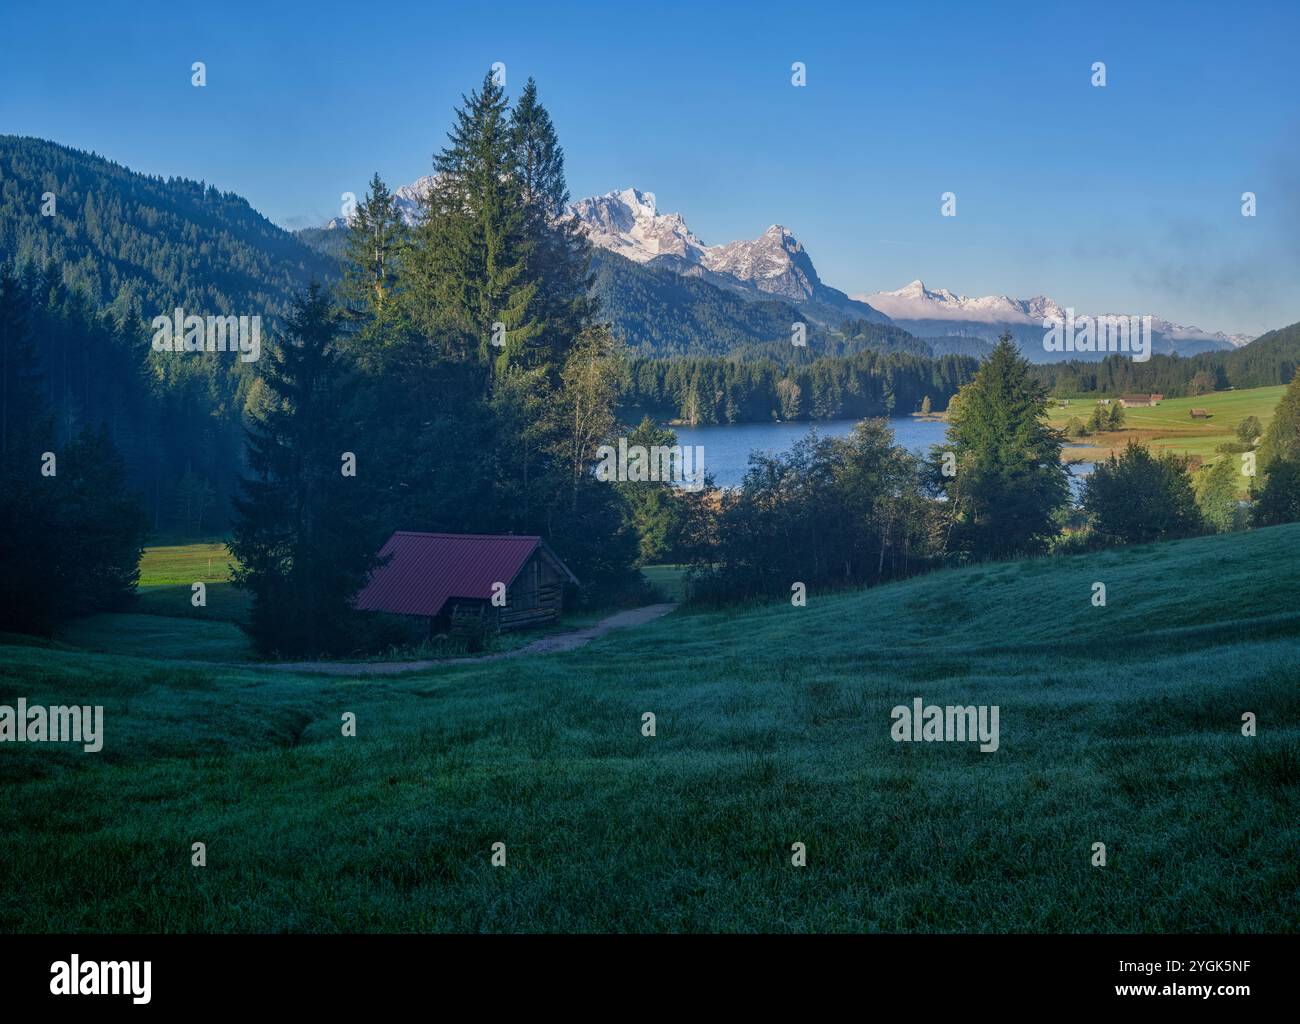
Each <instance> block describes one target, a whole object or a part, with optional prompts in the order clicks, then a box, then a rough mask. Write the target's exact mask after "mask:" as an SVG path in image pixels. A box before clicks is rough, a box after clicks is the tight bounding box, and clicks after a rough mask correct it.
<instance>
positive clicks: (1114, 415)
mask: <svg viewBox="0 0 1300 1024" xmlns="http://www.w3.org/2000/svg"><path fill="white" fill-rule="evenodd" d="M1106 429H1107V430H1123V429H1124V405H1123V403H1122V402H1120V400H1119V399H1118V398H1117V399H1115V401H1113V402H1111V403H1110V416H1109V417H1107V420H1106Z"/></svg>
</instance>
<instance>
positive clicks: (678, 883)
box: [0, 526, 1300, 932]
mask: <svg viewBox="0 0 1300 1024" xmlns="http://www.w3.org/2000/svg"><path fill="white" fill-rule="evenodd" d="M1297 544H1300V526H1293V527H1280V528H1275V529H1270V530H1261V531H1257V532H1254V533H1250V534H1244V535H1228V536H1222V537H1210V538H1200V539H1195V540H1189V541H1182V542H1177V543H1170V544H1164V545H1160V546H1154V547H1145V548H1134V549H1128V550H1122V551H1115V552H1106V553H1100V554H1092V555H1085V556H1075V557H1070V558H1061V559H1054V560H1043V561H1035V562H1023V563H1014V564H995V565H988V566H977V567H973V568H970V569H965V570H959V571H949V572H944V573H937V574H934V575H932V576H929V577H924V578H920V579H915V580H911V581H907V582H904V583H901V584H894V585H890V586H886V587H881V588H878V589H876V590H873V591H867V592H861V593H850V594H842V595H835V596H822V595H819V594H817V593H812V594H811V595H810V596H809V604H808V607H806V608H793V607H791V606H790V605H789V604H788V603H785V602H781V603H778V604H773V605H769V606H764V607H752V608H747V609H739V610H736V609H732V610H730V611H727V612H720V613H700V614H686V613H683V612H680V611H679V612H677V613H675V614H672V615H669V616H667V617H666V618H664V619H661V620H659V621H657V622H656V623H654V624H652V625H649V626H646V627H643V628H641V629H638V630H632V631H627V632H624V633H616V634H611V635H609V636H608V637H605V638H603V639H602V640H598V641H596V642H593V643H592V644H590V645H588V646H587V647H585V648H582V649H580V650H578V651H574V652H571V653H567V654H560V655H549V656H542V657H536V658H532V659H528V660H519V661H513V662H498V663H487V664H482V665H469V666H458V667H448V668H443V669H438V670H434V671H430V672H424V673H421V674H418V675H411V676H405V677H398V678H383V679H366V680H352V679H342V678H327V677H313V676H299V675H294V674H289V673H283V672H273V671H268V670H259V669H254V668H221V667H215V666H211V665H201V664H197V663H185V662H177V661H169V660H165V659H166V658H167V657H168V656H169V655H171V654H173V653H174V652H172V651H171V650H169V649H164V648H161V647H160V648H159V649H158V650H157V651H156V652H154V656H153V657H149V658H145V657H139V658H128V657H120V656H107V655H97V654H87V653H74V652H70V651H67V650H63V649H50V648H41V647H33V646H17V645H11V646H0V701H3V702H6V703H12V702H13V700H14V699H15V698H16V697H18V696H25V697H27V698H28V699H29V700H30V701H33V702H41V703H57V702H65V701H66V702H72V701H76V702H97V703H102V704H104V705H105V715H106V733H107V739H106V741H105V746H104V750H103V752H102V753H99V754H85V753H81V752H80V749H79V748H78V749H77V750H76V752H73V751H72V750H68V749H66V748H55V747H53V746H51V745H46V746H45V747H44V749H42V748H40V747H38V746H37V745H26V744H23V745H18V744H15V745H13V746H8V745H6V746H7V749H4V750H3V751H0V785H2V786H3V788H4V792H5V801H6V826H7V827H6V828H5V829H4V830H3V832H0V863H3V864H5V865H6V867H7V869H8V870H7V884H6V885H5V886H4V887H3V889H0V929H4V930H6V931H50V930H83V929H84V930H93V931H119V930H142V931H171V930H235V931H248V930H255V931H278V930H307V931H317V930H320V931H335V930H339V931H341V930H466V931H504V930H607V931H634V930H636V931H642V930H650V931H668V930H672V931H682V930H705V929H714V930H723V931H730V930H772V931H832V930H834V931H840V930H843V931H899V930H964V931H983V930H988V931H1005V930H1018V931H1026V930H1028V931H1037V930H1045V931H1097V930H1100V931H1147V930H1181V931H1193V932H1194V931H1238V930H1240V931H1274V930H1276V931H1292V930H1295V928H1296V922H1297V920H1300V917H1298V915H1297V911H1300V905H1298V901H1297V893H1298V892H1300V859H1298V858H1297V857H1296V856H1295V853H1296V849H1297V843H1298V842H1300V611H1298V610H1297V608H1296V604H1295V599H1294V595H1295V592H1296V587H1297V584H1300V569H1298V568H1297V562H1296V559H1295V550H1296V547H1297ZM1094 581H1102V582H1105V583H1106V585H1107V588H1108V604H1107V606H1106V607H1104V608H1094V607H1092V605H1091V603H1090V597H1091V594H1092V584H1093V582H1094ZM176 621H177V622H185V621H186V620H176ZM913 697H922V698H924V699H925V700H926V701H927V702H932V703H938V704H950V703H962V704H965V703H974V704H996V705H998V706H999V707H1000V709H1001V737H1000V739H1001V746H1000V749H999V750H998V751H997V752H996V753H991V754H984V753H980V752H978V750H977V749H975V745H973V744H962V743H895V742H893V741H891V739H890V736H889V727H890V724H891V723H890V717H889V712H890V708H891V707H893V706H894V705H896V704H907V703H909V702H910V701H911V699H912V698H913ZM347 711H351V712H355V713H356V715H357V722H358V736H357V738H355V739H346V738H343V737H341V736H340V729H339V723H340V716H341V715H342V713H343V712H347ZM645 711H653V712H655V714H656V715H657V735H656V736H655V737H653V738H646V737H643V736H642V735H641V732H640V724H641V715H642V713H643V712H645ZM1245 711H1250V712H1254V713H1255V714H1256V715H1257V716H1258V721H1259V735H1258V736H1257V737H1255V738H1246V737H1243V736H1242V735H1241V733H1240V721H1241V715H1242V713H1243V712H1245ZM195 841H202V842H206V843H207V850H208V866H207V867H205V868H201V869H199V868H193V867H191V866H190V844H191V843H193V842H195ZM497 841H501V842H505V843H506V844H507V854H508V860H507V865H506V867H504V868H493V867H491V866H490V860H489V858H490V848H491V845H492V844H493V843H494V842H497ZM794 842H804V843H806V844H807V850H808V866H807V867H805V868H795V867H792V866H791V864H790V846H791V844H792V843H794ZM1094 842H1104V843H1105V844H1106V848H1107V853H1108V865H1107V866H1106V867H1105V868H1093V867H1091V866H1090V865H1089V855H1090V850H1091V844H1092V843H1094Z"/></svg>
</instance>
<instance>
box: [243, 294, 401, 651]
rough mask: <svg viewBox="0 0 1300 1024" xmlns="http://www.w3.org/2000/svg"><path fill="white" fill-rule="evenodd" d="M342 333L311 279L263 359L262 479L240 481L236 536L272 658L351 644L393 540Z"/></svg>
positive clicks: (256, 443)
mask: <svg viewBox="0 0 1300 1024" xmlns="http://www.w3.org/2000/svg"><path fill="white" fill-rule="evenodd" d="M336 338H337V324H336V322H335V318H334V315H333V314H332V313H331V311H330V303H329V300H328V298H327V297H326V295H325V294H324V293H323V292H322V291H321V289H320V288H319V286H317V285H314V284H313V285H312V286H311V288H310V289H309V291H308V293H307V295H306V296H305V297H302V298H300V299H299V300H298V303H297V305H296V307H295V309H294V311H293V314H292V315H291V317H290V319H289V322H288V325H287V330H286V333H285V335H284V337H283V339H282V341H281V343H280V345H279V346H277V347H276V349H275V350H274V351H273V352H272V353H271V355H270V359H269V360H268V359H267V356H266V354H265V353H264V355H263V360H262V362H263V364H264V365H265V370H264V377H263V380H264V383H265V392H266V395H265V401H264V404H263V408H262V409H261V410H260V411H259V412H258V414H257V416H256V419H255V422H254V424H253V426H252V427H251V428H250V429H249V430H248V431H247V443H248V463H249V466H250V468H251V470H252V472H253V475H252V476H251V477H250V478H247V479H244V480H242V481H241V486H242V490H243V494H242V496H240V497H238V498H236V500H235V509H236V513H237V519H236V522H235V527H234V540H233V541H232V543H231V544H230V550H231V553H232V554H233V555H234V556H235V558H236V559H237V560H238V562H239V567H238V568H237V569H236V570H235V574H234V582H235V585H236V586H238V587H241V588H244V589H246V590H248V591H250V592H251V594H252V597H253V605H252V613H251V621H250V622H249V624H248V626H247V629H248V632H249V634H250V635H251V636H252V638H253V641H254V643H255V644H256V646H257V649H258V650H259V651H260V652H261V653H263V654H268V655H269V654H280V655H310V654H318V653H335V654H337V653H342V652H345V651H347V650H349V649H351V645H352V643H353V639H354V626H355V624H356V620H355V618H354V614H355V613H353V612H352V610H351V606H350V600H351V598H352V597H353V595H354V594H355V593H356V592H357V591H358V590H359V589H360V588H361V586H362V585H363V584H364V582H365V579H366V575H367V573H368V572H369V570H370V569H371V568H372V567H373V565H374V564H375V553H376V552H377V551H378V548H379V545H380V544H381V542H382V539H383V537H382V533H383V529H382V527H381V526H378V524H376V523H375V522H374V515H373V512H374V508H373V500H372V493H371V492H370V490H369V489H368V487H367V485H366V484H365V483H363V481H364V480H365V479H366V478H365V474H366V472H367V468H366V467H367V463H366V454H367V452H366V451H365V450H363V445H362V444H360V443H358V442H359V440H364V437H360V438H359V437H358V431H357V428H356V427H355V425H354V422H355V421H354V420H353V419H352V418H351V416H350V415H349V413H350V411H351V410H350V408H349V401H348V397H349V395H350V393H351V391H352V388H351V381H350V379H349V373H348V370H347V367H346V365H345V364H344V362H343V360H342V357H341V355H340V353H339V351H338V348H337V343H336ZM345 452H352V453H353V454H354V455H356V457H357V475H356V476H344V475H343V472H342V470H343V467H344V462H343V458H342V456H343V453H345Z"/></svg>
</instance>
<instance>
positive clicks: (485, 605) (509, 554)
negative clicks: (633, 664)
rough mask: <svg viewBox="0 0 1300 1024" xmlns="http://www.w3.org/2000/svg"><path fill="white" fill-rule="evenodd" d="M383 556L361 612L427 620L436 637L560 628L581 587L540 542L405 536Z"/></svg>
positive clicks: (361, 596)
mask: <svg viewBox="0 0 1300 1024" xmlns="http://www.w3.org/2000/svg"><path fill="white" fill-rule="evenodd" d="M379 556H380V558H381V559H385V560H386V561H384V563H383V564H382V565H380V567H379V568H378V569H376V570H375V571H374V572H373V573H371V575H370V579H369V580H368V581H367V582H366V585H365V586H364V587H363V588H362V589H361V591H360V592H359V593H358V594H357V596H356V600H355V606H356V607H357V608H358V609H360V610H361V611H378V612H388V613H390V614H394V615H412V616H419V617H422V618H426V619H428V620H429V631H430V632H431V633H432V632H438V631H449V632H478V631H484V630H486V631H491V632H494V631H496V630H499V629H500V630H508V629H520V628H523V627H525V626H534V625H541V624H544V623H547V622H554V621H555V620H556V619H558V618H559V617H560V613H561V612H562V611H563V608H564V588H565V585H566V584H573V585H576V584H577V582H578V579H577V577H576V576H574V575H573V573H572V572H570V571H569V568H568V566H566V565H565V564H564V563H563V562H562V561H561V560H560V558H559V556H557V555H556V554H555V552H554V551H552V550H551V548H550V545H548V544H547V543H546V542H545V541H544V540H542V538H541V537H521V536H516V535H514V534H471V533H414V532H410V531H406V530H399V531H397V532H396V533H394V534H393V535H392V536H391V537H390V538H389V539H388V542H387V543H386V544H385V545H384V546H383V547H382V548H380V550H379Z"/></svg>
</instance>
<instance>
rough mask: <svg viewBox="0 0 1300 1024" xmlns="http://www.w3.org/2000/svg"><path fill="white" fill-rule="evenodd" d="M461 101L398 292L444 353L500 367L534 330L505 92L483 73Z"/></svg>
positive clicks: (515, 357)
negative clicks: (403, 294)
mask: <svg viewBox="0 0 1300 1024" xmlns="http://www.w3.org/2000/svg"><path fill="white" fill-rule="evenodd" d="M463 101H464V102H463V105H462V106H461V107H460V108H459V109H458V110H457V111H456V112H455V118H456V123H455V126H454V127H453V128H452V130H451V132H450V133H449V134H448V144H447V146H446V147H445V148H444V149H443V150H442V151H441V152H440V153H439V154H438V155H437V156H436V157H435V158H434V169H435V171H436V175H437V179H436V182H435V184H434V186H433V188H432V189H431V190H430V191H429V195H428V196H427V197H426V201H425V204H424V207H423V210H422V218H421V222H420V224H419V225H418V226H417V227H416V229H415V231H414V232H413V233H412V245H411V250H410V253H409V255H408V259H407V262H409V263H410V284H409V285H408V286H407V287H406V289H405V290H406V291H407V293H408V294H409V296H410V298H411V307H410V311H411V314H412V318H413V321H414V323H415V324H416V325H417V327H419V328H420V329H421V330H422V331H424V333H425V334H426V336H427V337H429V338H430V339H431V340H434V341H435V343H436V344H438V345H439V346H440V347H441V349H442V350H443V353H444V354H445V355H447V356H450V357H451V358H456V359H477V360H479V361H481V362H484V363H487V362H493V363H495V366H496V369H497V370H498V372H501V371H504V369H505V367H506V366H507V365H510V364H511V363H512V362H517V361H520V360H522V359H523V356H524V352H525V350H526V349H527V348H528V347H529V345H530V343H531V342H532V341H533V339H534V338H536V337H537V336H538V334H539V333H540V331H541V327H540V325H539V324H538V323H537V322H536V320H535V319H534V318H533V316H532V305H533V301H534V297H535V296H536V294H537V290H538V284H537V281H536V280H535V278H533V277H530V276H529V259H530V257H531V251H532V241H531V239H529V237H528V232H527V223H526V217H525V210H524V204H523V199H522V194H521V191H520V184H519V180H518V177H517V174H516V163H515V151H514V145H513V142H514V139H513V135H512V131H511V126H510V120H509V115H508V110H507V103H506V98H505V93H504V90H503V89H502V88H501V87H500V86H499V85H497V83H496V81H495V79H494V77H493V75H492V74H491V73H490V72H489V73H488V74H487V75H486V76H485V77H484V79H483V84H482V86H481V88H480V90H479V91H477V92H471V93H470V94H469V96H468V97H463Z"/></svg>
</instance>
